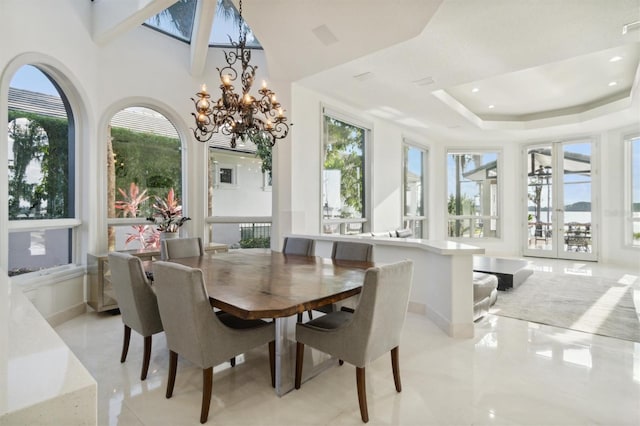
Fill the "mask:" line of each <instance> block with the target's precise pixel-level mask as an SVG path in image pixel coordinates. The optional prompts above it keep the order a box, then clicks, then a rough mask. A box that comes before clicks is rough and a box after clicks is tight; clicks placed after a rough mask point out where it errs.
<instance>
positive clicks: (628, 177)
mask: <svg viewBox="0 0 640 426" xmlns="http://www.w3.org/2000/svg"><path fill="white" fill-rule="evenodd" d="M623 141H624V159H625V161H624V183H625V184H624V186H625V191H624V208H623V211H624V215H625V221H624V226H623V229H624V239H623V241H624V244H625V246H626V247H629V248H631V249H633V250H640V244H636V245H634V244H633V229H634V227H633V225H634V223H636V222H638V223H640V217H637V218H634V216H633V191H634V189H635V188H634V187H633V171H634V169H635V168H636V167H637V168H638V169H640V164H637V165H635V167H634V164H633V153H634V150H633V145H634V142H636V143H637V144H638V151H639V153H638V155H639V156H640V133H633V134H629V135H626V136H624V138H623Z"/></svg>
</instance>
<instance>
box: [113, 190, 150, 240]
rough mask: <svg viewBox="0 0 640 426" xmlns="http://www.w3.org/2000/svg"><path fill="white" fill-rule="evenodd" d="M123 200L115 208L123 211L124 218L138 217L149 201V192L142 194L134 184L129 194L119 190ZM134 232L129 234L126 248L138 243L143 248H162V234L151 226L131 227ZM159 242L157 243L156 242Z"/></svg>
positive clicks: (117, 202)
mask: <svg viewBox="0 0 640 426" xmlns="http://www.w3.org/2000/svg"><path fill="white" fill-rule="evenodd" d="M118 192H120V194H121V195H122V198H123V200H118V201H116V202H115V208H116V209H118V210H121V211H122V216H123V217H138V213H139V212H140V206H141V205H142V203H144V202H145V201H147V200H148V199H149V196H148V195H146V194H147V190H146V189H145V190H144V191H142V192H140V188H138V185H136V184H135V183H134V182H131V184H130V185H129V193H128V194H127V193H126V192H125V191H124V190H123V189H122V188H118ZM131 227H132V228H133V231H134V232H132V233H131V232H130V233H127V239H126V240H125V242H124V244H125V246H127V245H129V244H131V243H133V242H134V241H138V243H139V244H140V247H142V248H158V247H159V246H160V243H159V240H160V233H159V232H158V231H156V230H154V229H153V228H151V227H150V226H149V225H131ZM156 240H157V241H156Z"/></svg>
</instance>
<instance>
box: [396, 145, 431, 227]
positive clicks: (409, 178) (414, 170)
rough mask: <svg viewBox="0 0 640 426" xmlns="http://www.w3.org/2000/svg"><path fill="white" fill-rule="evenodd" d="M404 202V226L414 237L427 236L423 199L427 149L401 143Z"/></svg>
mask: <svg viewBox="0 0 640 426" xmlns="http://www.w3.org/2000/svg"><path fill="white" fill-rule="evenodd" d="M403 154H404V155H403V161H404V175H403V181H402V185H403V187H404V190H403V194H404V202H403V210H402V217H403V221H404V226H405V228H409V229H411V231H413V236H414V237H415V238H426V237H427V227H426V224H427V218H426V215H425V212H426V209H425V199H426V189H427V175H426V164H427V151H426V150H425V149H424V148H418V147H417V146H415V145H411V144H408V143H405V144H404V145H403Z"/></svg>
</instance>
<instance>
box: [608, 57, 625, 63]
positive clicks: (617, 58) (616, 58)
mask: <svg viewBox="0 0 640 426" xmlns="http://www.w3.org/2000/svg"><path fill="white" fill-rule="evenodd" d="M621 60H622V56H614V57H613V58H611V59H609V62H618V61H621Z"/></svg>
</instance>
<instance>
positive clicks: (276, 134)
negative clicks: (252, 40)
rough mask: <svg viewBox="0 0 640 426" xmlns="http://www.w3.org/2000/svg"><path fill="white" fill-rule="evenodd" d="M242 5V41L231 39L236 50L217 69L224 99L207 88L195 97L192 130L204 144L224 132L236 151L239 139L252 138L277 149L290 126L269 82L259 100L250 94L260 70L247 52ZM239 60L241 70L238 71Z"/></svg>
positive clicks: (263, 88) (256, 141)
mask: <svg viewBox="0 0 640 426" xmlns="http://www.w3.org/2000/svg"><path fill="white" fill-rule="evenodd" d="M239 6H240V7H239V12H240V16H239V18H240V19H239V20H238V33H239V39H238V42H237V43H235V42H234V41H233V40H232V39H231V37H229V41H230V43H231V46H232V49H230V50H229V51H225V52H224V58H225V61H226V63H227V65H226V66H224V67H222V68H216V70H217V71H218V74H219V76H220V91H221V96H220V98H219V99H218V100H217V101H216V102H212V101H211V99H210V98H211V96H210V95H209V94H208V93H207V92H206V86H205V85H203V86H202V90H201V91H200V92H198V93H197V98H191V100H192V101H193V103H194V106H195V109H196V113H191V115H193V116H194V119H195V122H196V128H195V129H192V130H193V134H194V137H195V138H196V140H198V141H200V142H207V141H209V140H210V139H211V138H212V136H213V133H220V134H222V135H224V136H230V145H231V147H232V148H235V146H236V140H237V139H238V138H240V139H241V140H242V139H247V138H248V139H250V140H252V141H254V142H255V143H261V142H259V141H260V139H265V142H266V140H267V139H268V143H269V145H270V146H271V147H273V146H274V145H275V143H276V140H277V139H282V138H284V137H286V136H287V134H288V133H289V125H288V124H287V123H286V121H287V118H286V117H285V116H284V112H283V110H282V108H281V107H280V103H279V102H277V101H276V95H275V93H274V92H273V91H272V90H270V89H268V88H267V86H266V83H263V86H262V88H261V89H260V90H258V93H259V94H260V96H259V97H258V98H256V97H253V96H252V95H251V93H250V92H251V88H252V86H253V83H254V81H255V75H256V71H257V69H258V67H257V66H255V65H251V63H250V62H251V49H246V37H247V26H246V23H245V22H244V19H243V17H242V0H240V5H239ZM238 61H239V62H240V66H241V70H240V71H239V70H237V69H236V64H237V63H238ZM236 80H239V83H240V84H241V85H242V92H241V94H238V93H236V92H235V88H234V86H233V84H232V83H233V82H235V81H236ZM292 125H293V124H292ZM256 138H257V139H256Z"/></svg>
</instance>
